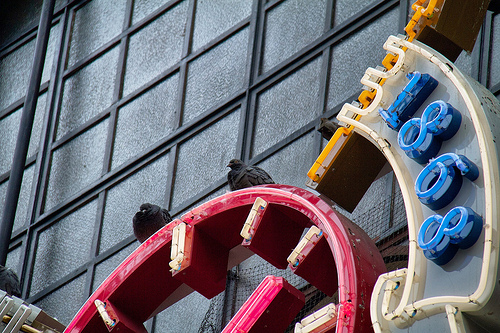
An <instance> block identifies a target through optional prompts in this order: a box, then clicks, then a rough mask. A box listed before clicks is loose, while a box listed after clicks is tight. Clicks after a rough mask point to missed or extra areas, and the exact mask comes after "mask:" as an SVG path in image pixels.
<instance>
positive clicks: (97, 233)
mask: <svg viewBox="0 0 500 333" xmlns="http://www.w3.org/2000/svg"><path fill="white" fill-rule="evenodd" d="M105 205H106V191H102V192H101V193H99V196H98V198H97V212H96V218H95V224H94V234H93V236H92V244H91V246H90V253H89V260H88V263H89V264H88V266H87V267H88V272H87V273H88V274H87V278H86V281H85V291H86V295H88V296H90V295H91V294H92V286H93V284H94V273H95V267H96V263H95V258H96V257H97V256H98V255H99V246H100V239H101V232H102V222H103V216H104V214H103V211H104V207H105Z"/></svg>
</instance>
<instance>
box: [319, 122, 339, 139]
mask: <svg viewBox="0 0 500 333" xmlns="http://www.w3.org/2000/svg"><path fill="white" fill-rule="evenodd" d="M339 127H340V126H339V125H338V124H336V123H334V122H333V121H331V120H329V119H328V118H321V120H320V123H319V128H318V132H320V133H321V136H322V137H323V138H325V139H326V140H330V139H331V138H332V136H333V135H334V134H335V132H336V131H337V129H338V128H339Z"/></svg>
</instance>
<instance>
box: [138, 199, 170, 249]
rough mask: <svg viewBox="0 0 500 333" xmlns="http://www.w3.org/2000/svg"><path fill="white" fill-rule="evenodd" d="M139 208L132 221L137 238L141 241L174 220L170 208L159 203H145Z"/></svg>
mask: <svg viewBox="0 0 500 333" xmlns="http://www.w3.org/2000/svg"><path fill="white" fill-rule="evenodd" d="M139 209H140V210H139V211H138V212H137V213H135V215H134V218H133V219H132V222H133V224H134V235H135V238H137V240H138V241H139V242H141V243H142V242H144V241H145V240H146V239H148V238H149V237H151V235H153V234H154V233H155V232H157V231H158V230H160V229H161V228H163V227H164V226H165V225H167V224H168V223H169V222H171V221H172V217H171V216H170V214H169V213H168V210H166V209H163V208H161V207H159V206H157V205H153V204H150V203H144V204H142V205H141V207H140V208H139Z"/></svg>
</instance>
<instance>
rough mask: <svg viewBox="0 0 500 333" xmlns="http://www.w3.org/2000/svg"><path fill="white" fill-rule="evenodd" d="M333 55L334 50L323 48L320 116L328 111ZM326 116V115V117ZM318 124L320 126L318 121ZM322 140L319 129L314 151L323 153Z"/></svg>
mask: <svg viewBox="0 0 500 333" xmlns="http://www.w3.org/2000/svg"><path fill="white" fill-rule="evenodd" d="M331 57H332V50H331V48H326V49H324V50H323V55H322V63H321V73H320V76H321V78H320V83H319V84H320V87H319V98H320V100H319V103H320V104H319V110H320V117H321V116H322V117H324V114H325V112H326V108H327V105H328V92H329V86H330V74H331V73H330V62H331ZM325 118H326V117H325ZM316 124H317V125H318V126H319V124H318V122H316ZM321 142H322V135H321V133H319V132H318V131H315V133H314V146H313V151H315V152H317V153H318V154H319V153H321Z"/></svg>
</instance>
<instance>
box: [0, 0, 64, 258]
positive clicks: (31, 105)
mask: <svg viewBox="0 0 500 333" xmlns="http://www.w3.org/2000/svg"><path fill="white" fill-rule="evenodd" d="M54 4H55V0H45V1H44V2H43V7H42V14H41V17H40V24H39V25H38V33H37V38H36V45H35V56H34V60H33V68H32V70H31V76H30V81H29V84H28V91H27V93H26V100H25V102H24V108H23V111H22V114H21V123H20V125H19V133H18V135H17V141H16V149H15V151H14V159H13V161H12V167H11V171H10V177H9V183H8V186H7V195H6V197H5V204H4V209H3V215H2V221H1V224H0V264H1V265H5V261H6V259H7V252H8V251H9V244H10V238H11V236H12V227H13V225H14V219H15V217H16V210H17V201H18V200H19V192H20V191H21V183H22V180H23V174H24V165H25V164H26V155H27V153H28V147H29V143H30V138H31V130H32V127H33V119H34V117H35V109H36V103H37V101H38V93H39V91H40V81H41V79H42V72H43V65H44V63H45V55H46V53H47V44H48V40H49V34H50V27H51V23H52V15H53V12H54Z"/></svg>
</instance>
